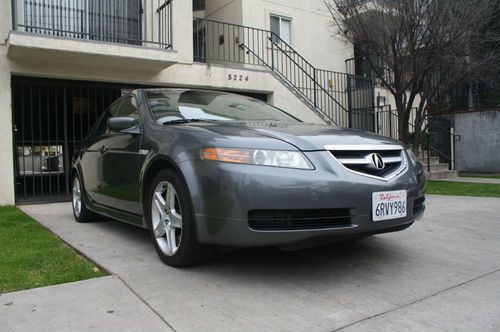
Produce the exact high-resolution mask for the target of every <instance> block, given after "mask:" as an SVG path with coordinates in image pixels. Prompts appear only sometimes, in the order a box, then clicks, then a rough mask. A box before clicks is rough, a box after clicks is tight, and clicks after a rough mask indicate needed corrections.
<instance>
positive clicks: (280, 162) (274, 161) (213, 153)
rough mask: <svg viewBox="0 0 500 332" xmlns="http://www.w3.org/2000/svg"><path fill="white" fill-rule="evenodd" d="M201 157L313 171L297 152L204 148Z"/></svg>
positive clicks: (305, 159)
mask: <svg viewBox="0 0 500 332" xmlns="http://www.w3.org/2000/svg"><path fill="white" fill-rule="evenodd" d="M202 156H203V159H208V160H217V161H224V162H228V163H237V164H250V165H261V166H274V167H286V168H299V169H314V166H313V165H312V164H311V162H310V161H309V160H308V159H307V158H306V157H305V156H304V155H303V154H302V153H301V152H299V151H277V150H257V149H255V150H254V149H227V148H205V149H203V150H202Z"/></svg>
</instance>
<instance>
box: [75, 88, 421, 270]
mask: <svg viewBox="0 0 500 332" xmlns="http://www.w3.org/2000/svg"><path fill="white" fill-rule="evenodd" d="M424 188H425V175H424V172H423V169H422V165H421V164H420V163H419V162H418V161H417V159H416V158H415V156H414V155H413V153H412V152H411V151H410V150H407V149H405V148H404V147H403V146H402V145H401V144H400V143H399V142H397V141H394V140H391V139H389V138H385V137H381V136H377V135H374V134H370V133H365V132H360V131H355V130H349V129H339V128H335V127H332V126H327V125H316V124H309V123H304V122H301V121H299V120H297V119H296V118H294V117H293V116H291V115H289V114H287V113H286V112H284V111H282V110H280V109H277V108H275V107H273V106H271V105H268V104H266V103H264V102H262V101H260V100H256V99H252V98H249V97H244V96H239V95H233V94H227V93H221V92H214V91H202V90H180V89H147V90H136V91H134V92H132V93H131V94H128V95H125V96H123V97H122V98H120V99H119V100H117V101H116V102H115V103H113V104H112V105H111V106H110V107H109V108H108V109H107V110H105V111H104V112H103V114H102V116H101V117H100V119H99V121H98V122H97V123H96V125H95V126H94V128H93V129H92V131H91V133H90V135H89V137H88V138H87V139H86V140H85V141H84V142H83V143H82V145H81V147H80V149H79V151H78V152H77V153H76V154H75V157H74V162H73V213H74V217H75V219H76V220H77V221H78V222H86V221H92V220H95V219H96V217H97V215H98V214H99V215H105V216H108V217H111V218H114V219H118V220H121V221H124V222H127V223H131V224H134V225H137V226H141V227H144V228H147V229H149V230H150V231H151V237H152V239H153V243H154V246H155V248H156V251H157V253H158V255H159V256H160V258H161V259H162V260H163V261H164V262H165V263H166V264H168V265H171V266H187V265H192V264H196V263H199V262H201V261H203V260H205V259H206V258H207V257H210V256H211V255H212V253H213V251H214V247H215V246H230V247H255V246H279V247H284V248H288V249H296V248H302V247H306V246H311V245H319V244H323V243H328V242H332V241H338V240H341V239H347V238H353V237H359V236H365V235H370V234H376V233H384V232H392V231H398V230H402V229H405V228H407V227H409V226H410V225H411V224H412V223H413V222H414V221H415V220H416V219H418V218H419V217H421V216H422V214H423V211H424V209H425V205H424V201H425V197H424Z"/></svg>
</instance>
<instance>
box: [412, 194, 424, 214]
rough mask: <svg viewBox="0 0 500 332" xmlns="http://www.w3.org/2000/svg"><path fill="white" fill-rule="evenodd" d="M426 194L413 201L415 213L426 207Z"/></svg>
mask: <svg viewBox="0 0 500 332" xmlns="http://www.w3.org/2000/svg"><path fill="white" fill-rule="evenodd" d="M424 203H425V196H422V197H420V198H417V199H416V200H414V201H413V214H417V213H419V212H420V211H421V210H422V209H423V208H424Z"/></svg>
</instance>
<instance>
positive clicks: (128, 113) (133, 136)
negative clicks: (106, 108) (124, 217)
mask: <svg viewBox="0 0 500 332" xmlns="http://www.w3.org/2000/svg"><path fill="white" fill-rule="evenodd" d="M111 116H112V117H133V118H134V119H136V123H137V127H138V128H140V127H141V119H140V116H139V107H138V104H137V99H136V97H135V96H134V95H128V96H125V97H123V98H122V100H121V102H120V103H119V105H118V106H117V108H116V109H114V110H113V111H112V114H111ZM137 132H140V131H137ZM141 140H142V135H141V134H139V133H129V132H126V131H122V132H110V131H109V130H108V131H107V137H106V138H105V139H104V140H102V141H101V143H102V145H101V146H100V147H99V153H100V156H99V158H98V163H97V165H98V169H99V172H98V173H99V185H98V186H99V189H98V192H99V197H100V201H101V204H103V205H106V206H109V207H112V208H114V209H118V210H121V211H125V212H129V213H133V214H135V215H141V214H142V208H141V206H140V190H139V172H140V158H139V149H140V146H141Z"/></svg>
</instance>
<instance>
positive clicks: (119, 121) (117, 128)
mask: <svg viewBox="0 0 500 332" xmlns="http://www.w3.org/2000/svg"><path fill="white" fill-rule="evenodd" d="M135 126H137V122H136V120H135V119H134V118H131V117H116V118H109V119H108V129H109V131H112V132H121V131H124V130H127V129H132V128H134V127H135Z"/></svg>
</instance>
